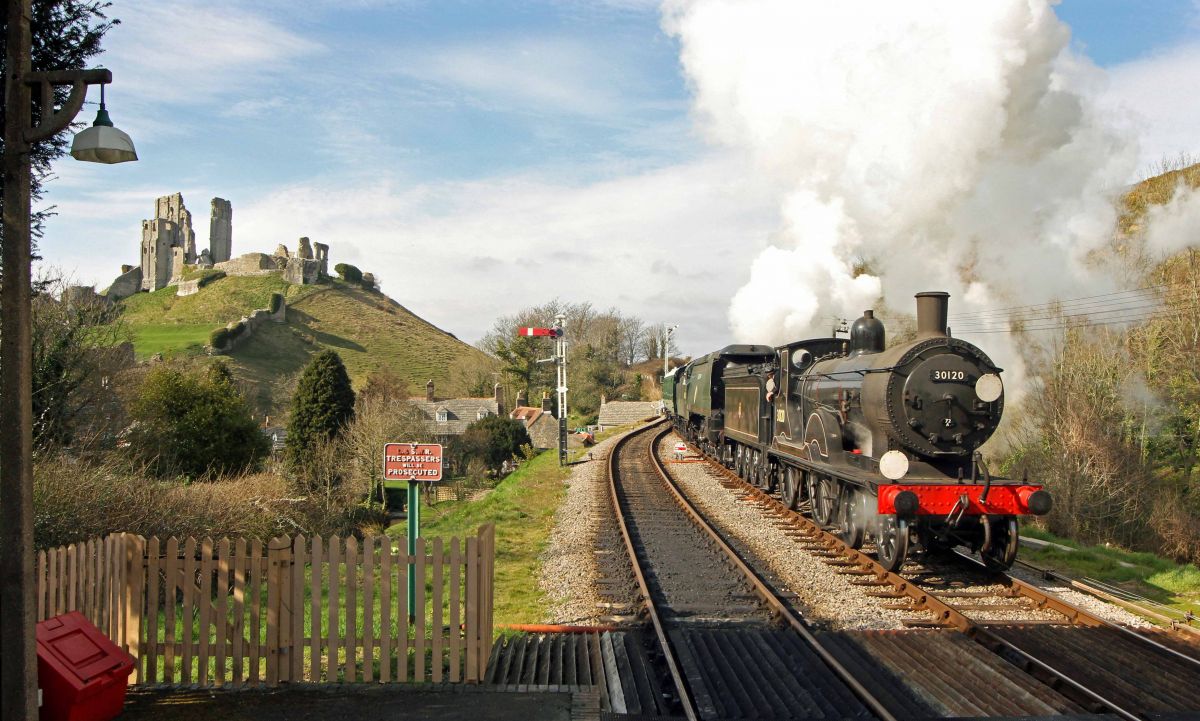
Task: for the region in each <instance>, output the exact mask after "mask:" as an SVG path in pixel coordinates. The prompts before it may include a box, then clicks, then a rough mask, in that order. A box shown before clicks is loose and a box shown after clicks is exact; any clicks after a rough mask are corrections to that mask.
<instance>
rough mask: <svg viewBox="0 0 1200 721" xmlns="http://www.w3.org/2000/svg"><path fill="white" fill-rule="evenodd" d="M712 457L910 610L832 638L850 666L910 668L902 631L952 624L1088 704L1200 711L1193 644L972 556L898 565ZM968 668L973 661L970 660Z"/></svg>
mask: <svg viewBox="0 0 1200 721" xmlns="http://www.w3.org/2000/svg"><path fill="white" fill-rule="evenodd" d="M708 463H709V466H710V468H711V469H712V470H713V472H714V473H716V474H717V476H718V478H719V480H720V482H721V484H722V485H724V486H726V488H729V489H731V490H734V491H736V492H737V493H738V494H740V495H741V496H742V497H743V498H744V499H745V500H747V501H749V502H751V503H753V504H755V505H757V506H758V507H759V508H760V509H761V511H762V513H763V515H764V516H765V519H767V520H770V521H771V522H773V523H774V524H776V525H777V526H780V527H782V528H784V529H786V530H785V532H786V533H787V535H788V536H790V537H791V538H793V539H794V541H795V542H796V543H798V544H799V545H800V546H801V547H802V548H804V549H805V550H807V551H809V552H811V553H813V554H815V555H817V556H818V557H820V558H821V559H822V560H823V561H824V562H826V563H827V564H829V565H830V566H833V567H834V568H835V569H836V570H837V572H838V573H841V574H845V575H849V576H852V577H854V580H853V581H852V583H854V584H855V585H859V586H863V587H865V588H866V589H867V590H866V593H867V594H868V595H870V596H874V597H876V598H878V599H879V602H880V607H881V608H889V609H892V610H901V611H903V612H905V617H904V624H905V625H906V626H909V627H911V628H912V629H913V630H912V631H909V632H902V633H899V634H890V635H889V634H888V633H887V632H861V633H850V634H843V638H844V637H847V636H848V637H851V638H852V639H853V641H852V642H844V643H843V642H838V641H835V642H833V643H831V644H829V645H830V647H832V648H834V649H835V652H836V655H838V657H839V658H840V659H841V660H843V661H844V662H845V664H846V665H847V666H848V667H851V668H857V669H861V670H862V671H863V672H864V673H868V674H869V663H868V662H869V661H870V660H871V658H872V656H873V655H874V657H876V658H884V657H887V656H888V654H890V655H891V659H892V663H893V664H894V665H896V666H897V667H899V668H901V669H903V666H904V665H905V664H906V663H907V661H906V660H905V659H904V658H901V657H902V656H904V654H905V653H907V652H906V651H905V650H904V648H903V644H901V643H900V642H898V641H897V639H899V638H909V639H918V640H917V641H912V642H911V643H913V644H915V645H920V644H921V643H924V640H923V639H922V636H921V635H920V634H921V633H923V631H935V632H942V631H952V632H955V633H957V634H958V635H959V636H960V637H961V636H965V637H966V638H969V639H973V640H974V641H975V642H977V644H976V645H977V646H981V647H983V648H984V649H987V650H988V651H991V652H992V653H993V654H994V657H993V660H995V657H999V658H1000V659H1003V660H1004V661H1007V662H1008V665H1007V666H1002V667H1001V668H1002V669H1003V668H1006V669H1007V670H1008V671H1009V672H1010V673H1016V669H1020V671H1023V672H1025V673H1027V674H1029V675H1030V676H1032V677H1033V678H1034V679H1037V680H1038V681H1040V682H1041V683H1042V684H1043V685H1044V686H1045V687H1046V688H1049V689H1053V690H1054V691H1055V692H1056V693H1058V694H1061V696H1062V697H1064V698H1065V699H1067V700H1068V701H1069V702H1070V707H1074V708H1075V709H1078V710H1081V711H1084V712H1088V713H1108V714H1113V715H1115V716H1117V717H1119V718H1124V719H1128V720H1130V721H1135V720H1143V721H1144V720H1146V719H1150V718H1154V717H1155V716H1154V715H1155V714H1190V713H1197V712H1200V660H1197V658H1196V657H1195V656H1194V655H1193V653H1194V652H1189V651H1190V649H1191V647H1189V646H1182V645H1181V644H1180V643H1179V642H1177V641H1174V640H1171V641H1168V640H1167V639H1165V638H1155V637H1152V636H1148V635H1144V634H1139V633H1137V632H1135V631H1132V630H1130V629H1128V628H1125V627H1122V626H1118V625H1115V624H1113V623H1110V622H1108V621H1106V620H1104V619H1102V618H1100V617H1098V616H1096V615H1095V614H1093V613H1091V612H1089V611H1087V610H1086V609H1084V608H1081V607H1078V606H1075V605H1073V604H1071V603H1068V602H1067V601H1065V600H1063V599H1061V598H1058V597H1057V596H1055V595H1054V594H1052V593H1049V592H1046V591H1043V590H1042V589H1040V588H1038V587H1037V586H1034V585H1033V584H1029V583H1026V582H1024V581H1021V580H1019V579H1016V578H1013V577H1011V576H1008V575H1006V574H995V573H992V572H988V571H986V569H984V568H983V567H982V564H978V563H977V562H975V561H974V560H973V559H969V558H966V557H962V558H956V559H954V562H953V563H946V562H945V561H943V562H940V563H937V564H932V565H929V566H926V567H924V568H921V567H918V568H917V569H916V571H915V572H914V573H911V574H910V573H903V574H896V573H892V572H889V571H887V570H886V569H884V568H883V567H882V566H880V565H879V564H878V563H877V562H876V561H875V559H874V558H872V557H871V556H869V555H867V554H866V553H863V552H862V551H860V550H856V549H853V548H851V547H849V546H847V545H846V544H845V543H843V542H842V540H841V539H840V538H838V537H837V536H835V535H834V534H832V533H829V532H827V531H825V530H824V529H822V528H821V527H820V526H818V525H817V524H815V523H814V522H813V521H812V520H811V519H809V518H807V517H805V516H803V515H802V514H800V513H797V512H795V511H792V510H790V509H788V508H786V507H785V506H784V505H783V503H781V502H780V501H779V500H778V499H777V498H775V497H774V496H772V495H770V494H768V493H766V492H765V491H764V490H763V489H760V488H758V487H755V486H753V485H751V484H749V483H747V482H746V481H744V480H743V479H741V478H740V477H738V476H737V475H736V474H735V473H733V472H732V471H730V470H729V469H726V468H725V467H723V466H721V465H720V464H717V463H715V462H712V461H711V459H709V460H708ZM969 564H974V565H969ZM905 643H909V642H907V641H906V642H905ZM955 643H958V642H955ZM928 658H932V656H929V657H927V660H928ZM930 665H931V666H932V664H930ZM961 672H962V673H964V674H968V675H969V674H970V673H971V672H972V670H971V669H970V668H968V667H962V668H961ZM868 677H869V676H864V678H868ZM1068 710H1071V709H1070V708H1060V712H1065V711H1068ZM1180 717H1184V716H1180Z"/></svg>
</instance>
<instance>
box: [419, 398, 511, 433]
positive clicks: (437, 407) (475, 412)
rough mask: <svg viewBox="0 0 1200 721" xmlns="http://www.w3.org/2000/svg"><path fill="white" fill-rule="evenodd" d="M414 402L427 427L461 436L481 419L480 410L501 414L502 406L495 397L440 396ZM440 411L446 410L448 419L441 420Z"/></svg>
mask: <svg viewBox="0 0 1200 721" xmlns="http://www.w3.org/2000/svg"><path fill="white" fill-rule="evenodd" d="M412 404H413V405H414V406H416V407H417V408H418V409H420V411H421V414H422V415H424V416H425V427H426V428H427V429H429V431H430V432H431V433H433V434H435V435H439V436H460V435H462V434H463V432H464V431H466V430H467V426H469V425H471V424H472V423H474V422H475V421H477V420H479V412H480V411H481V410H483V411H487V414H488V415H493V416H496V415H500V406H499V405H497V403H496V399H495V398H440V399H438V400H435V401H427V400H424V399H419V400H414V401H412ZM438 411H445V412H446V420H445V421H441V422H439V421H438V419H437V416H438Z"/></svg>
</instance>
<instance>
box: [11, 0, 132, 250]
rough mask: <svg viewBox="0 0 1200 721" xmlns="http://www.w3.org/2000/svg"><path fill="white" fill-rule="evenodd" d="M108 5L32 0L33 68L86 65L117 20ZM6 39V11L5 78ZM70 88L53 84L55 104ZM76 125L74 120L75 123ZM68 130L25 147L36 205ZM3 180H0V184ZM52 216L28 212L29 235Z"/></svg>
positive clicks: (61, 152)
mask: <svg viewBox="0 0 1200 721" xmlns="http://www.w3.org/2000/svg"><path fill="white" fill-rule="evenodd" d="M110 4H111V3H108V2H103V1H102V0H34V2H33V8H32V10H33V14H32V17H31V18H30V23H29V29H30V34H31V36H32V40H33V43H32V48H31V49H32V53H31V60H32V66H33V69H34V70H42V71H45V70H78V69H81V68H84V67H86V65H87V64H88V60H89V59H91V58H93V57H95V56H96V55H99V54H100V53H101V52H102V48H101V47H100V41H101V40H102V39H103V38H104V35H105V34H106V33H107V32H108V31H109V30H110V29H112V27H113V26H114V25H116V24H118V23H119V22H120V21H119V20H109V19H108V17H107V16H106V15H105V11H106V10H108V8H109V6H110ZM7 38H8V21H7V16H6V15H5V16H3V17H0V73H2V74H3V76H4V77H7V72H8V68H6V67H4V66H5V63H6V60H7V47H6V45H7V42H6V41H7ZM69 92H70V88H68V87H60V88H56V89H55V90H54V103H55V105H62V104H63V103H64V102H65V101H66V99H67V95H68V94H69ZM4 117H5V112H4V108H3V104H0V124H3V123H4ZM78 125H79V124H78V123H77V124H75V126H74V127H78ZM69 130H70V129H67V130H64V131H63V132H61V133H59V134H57V135H55V136H54V137H52V138H50V139H48V140H45V141H42V142H39V143H34V144H33V147H32V149H31V151H30V162H31V164H32V166H33V175H32V179H31V183H30V196H31V198H32V200H33V202H34V203H35V204H36V203H37V202H38V201H39V200H41V199H42V184H43V183H44V181H45V179H46V178H47V177H48V176H49V175H50V164H51V163H52V162H54V161H55V160H57V159H58V158H61V157H62V156H63V155H66V153H67V146H68V131H69ZM3 148H4V141H3V138H0V151H3ZM2 182H3V180H2V179H0V183H2ZM0 190H2V188H0ZM0 196H2V193H0ZM2 211H3V200H2V199H0V212H2ZM52 214H53V208H45V209H41V210H37V211H35V212H34V213H33V215H32V217H31V227H32V235H33V238H34V239H36V238H39V237H41V234H42V227H43V225H44V224H45V221H46V218H47V217H49V216H50V215H52ZM3 242H4V239H3V238H2V237H0V243H3Z"/></svg>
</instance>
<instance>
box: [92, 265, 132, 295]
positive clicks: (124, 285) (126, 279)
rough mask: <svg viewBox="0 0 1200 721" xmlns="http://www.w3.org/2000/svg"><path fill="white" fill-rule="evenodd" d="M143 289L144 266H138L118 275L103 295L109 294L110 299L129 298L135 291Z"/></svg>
mask: <svg viewBox="0 0 1200 721" xmlns="http://www.w3.org/2000/svg"><path fill="white" fill-rule="evenodd" d="M141 289H142V268H141V266H138V267H136V268H131V269H129V270H127V271H125V272H124V273H122V274H120V275H118V276H117V279H116V280H114V281H113V282H112V285H110V286H108V288H106V289H105V290H104V291H102V292H101V295H104V296H107V297H108V298H109V299H110V300H114V301H117V300H121V299H122V298H128V297H129V296H131V295H133V294H134V293H136V292H138V291H139V290H141Z"/></svg>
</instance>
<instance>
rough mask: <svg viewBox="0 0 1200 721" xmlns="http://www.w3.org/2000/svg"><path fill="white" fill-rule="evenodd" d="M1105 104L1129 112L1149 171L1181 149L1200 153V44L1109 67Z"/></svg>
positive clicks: (1120, 112)
mask: <svg viewBox="0 0 1200 721" xmlns="http://www.w3.org/2000/svg"><path fill="white" fill-rule="evenodd" d="M1109 78H1110V84H1109V86H1108V88H1106V89H1105V90H1104V91H1103V92H1102V94H1101V96H1100V100H1101V102H1102V103H1103V105H1104V106H1105V107H1106V108H1107V109H1109V110H1110V111H1111V112H1113V113H1116V114H1118V115H1120V116H1123V119H1124V122H1125V123H1126V124H1128V125H1130V126H1132V128H1133V129H1134V131H1135V132H1136V133H1137V135H1138V136H1139V138H1140V143H1141V150H1140V165H1139V167H1140V168H1141V169H1142V170H1143V171H1145V170H1148V169H1150V168H1152V167H1153V166H1154V165H1156V164H1157V163H1158V162H1159V161H1160V160H1162V159H1163V158H1175V157H1178V156H1179V155H1180V153H1185V154H1190V155H1191V156H1192V157H1197V156H1200V104H1197V103H1196V101H1195V96H1194V95H1193V94H1192V93H1193V92H1194V90H1195V88H1196V81H1197V78H1200V43H1189V44H1185V45H1179V46H1176V47H1174V48H1171V49H1169V50H1165V51H1162V52H1158V53H1155V54H1153V55H1150V56H1148V57H1145V58H1140V59H1138V60H1133V61H1130V62H1127V63H1122V64H1120V65H1117V66H1115V67H1113V68H1111V69H1110V70H1109Z"/></svg>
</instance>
